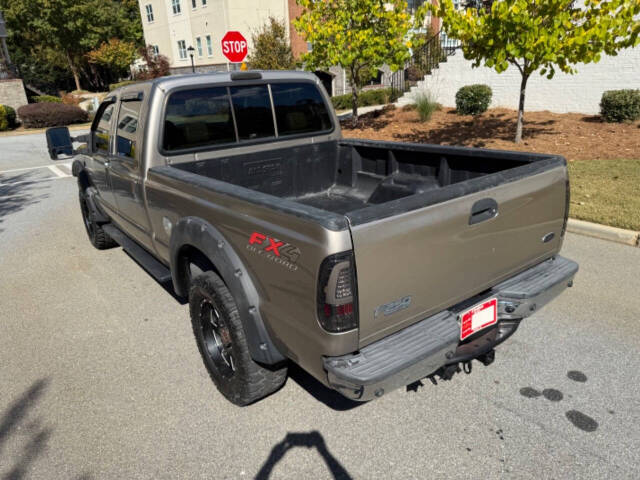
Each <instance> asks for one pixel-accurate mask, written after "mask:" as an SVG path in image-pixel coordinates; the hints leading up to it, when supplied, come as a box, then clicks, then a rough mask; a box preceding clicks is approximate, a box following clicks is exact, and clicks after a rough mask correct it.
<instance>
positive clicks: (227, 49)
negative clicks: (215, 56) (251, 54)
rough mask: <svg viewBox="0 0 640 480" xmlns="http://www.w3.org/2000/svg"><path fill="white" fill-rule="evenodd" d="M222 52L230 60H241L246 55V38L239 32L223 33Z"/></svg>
mask: <svg viewBox="0 0 640 480" xmlns="http://www.w3.org/2000/svg"><path fill="white" fill-rule="evenodd" d="M222 54H223V55H224V56H225V57H227V59H228V60H229V61H230V62H233V63H240V62H242V61H243V60H244V57H246V56H247V40H246V39H245V38H244V37H243V36H242V34H241V33H240V32H227V33H225V34H224V37H222Z"/></svg>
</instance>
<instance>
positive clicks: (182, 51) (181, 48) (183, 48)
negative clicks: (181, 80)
mask: <svg viewBox="0 0 640 480" xmlns="http://www.w3.org/2000/svg"><path fill="white" fill-rule="evenodd" d="M178 55H179V56H180V60H186V59H187V44H186V43H185V41H184V40H178Z"/></svg>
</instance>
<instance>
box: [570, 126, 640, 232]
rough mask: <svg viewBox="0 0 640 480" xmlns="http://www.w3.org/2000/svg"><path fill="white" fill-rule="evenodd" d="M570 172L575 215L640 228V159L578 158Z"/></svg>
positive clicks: (594, 220) (633, 228)
mask: <svg viewBox="0 0 640 480" xmlns="http://www.w3.org/2000/svg"><path fill="white" fill-rule="evenodd" d="M639 134H640V132H639ZM569 173H570V178H571V209H570V216H571V217H573V218H577V219H579V220H587V221H589V222H596V223H603V224H606V225H611V226H613V227H620V228H627V229H630V230H635V231H640V159H635V160H581V161H575V162H570V163H569Z"/></svg>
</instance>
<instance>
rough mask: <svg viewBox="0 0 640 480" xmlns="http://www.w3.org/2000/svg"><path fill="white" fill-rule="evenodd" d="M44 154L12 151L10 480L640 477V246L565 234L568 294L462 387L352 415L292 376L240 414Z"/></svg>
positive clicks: (413, 394)
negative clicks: (99, 238) (106, 246)
mask: <svg viewBox="0 0 640 480" xmlns="http://www.w3.org/2000/svg"><path fill="white" fill-rule="evenodd" d="M44 145H45V141H44V137H43V136H42V135H28V136H23V137H2V138H0V272H1V276H0V305H1V308H0V478H2V479H5V478H6V479H19V478H33V479H66V478H70V479H103V478H106V479H111V478H114V479H120V478H127V479H134V478H189V479H191V478H208V479H220V478H229V479H235V478H260V479H264V478H283V479H288V478H295V479H298V478H341V479H348V478H354V479H355V478H358V479H359V478H363V479H370V478H385V479H386V478H401V479H407V478H469V479H484V478H525V479H526V478H536V479H539V478H598V479H600V478H629V479H632V478H638V471H639V467H638V466H639V465H640V449H639V448H638V446H639V445H640V387H639V385H640V373H639V372H640V353H639V352H640V336H639V335H638V319H639V318H640V295H639V294H638V291H639V286H640V282H639V280H638V272H639V271H640V249H638V248H633V247H627V246H624V245H618V244H614V243H607V242H603V241H600V240H596V239H592V238H586V237H579V236H575V235H572V234H568V235H567V237H566V240H565V246H564V250H563V255H565V256H567V257H569V258H572V259H574V260H576V261H578V262H579V263H580V266H581V270H580V272H579V274H578V276H577V277H576V282H575V286H574V287H573V288H572V289H570V290H568V291H567V292H566V293H565V294H564V295H563V296H562V297H560V298H559V299H557V300H556V301H555V302H554V303H552V304H551V305H549V306H548V307H546V308H545V309H544V310H542V311H540V312H538V313H537V314H536V315H535V316H533V317H532V318H530V319H528V320H526V321H525V322H524V323H523V325H522V326H521V327H520V329H519V331H518V332H517V333H516V334H515V336H514V337H512V338H511V339H510V340H508V341H507V342H506V343H505V344H503V345H502V346H501V347H500V348H499V349H498V350H497V353H496V361H495V363H494V364H493V365H491V366H489V367H484V366H482V365H480V364H477V363H476V364H474V368H473V371H472V373H471V374H470V375H465V374H459V375H456V376H455V377H454V378H453V379H452V380H451V381H449V382H438V385H437V386H436V385H433V384H431V383H430V382H429V381H425V382H424V386H422V387H419V388H417V389H416V390H415V391H413V390H411V391H407V390H398V391H395V392H392V393H390V394H388V395H385V396H384V397H383V398H381V399H380V400H376V401H374V402H370V403H366V404H356V403H351V402H349V401H347V400H346V399H343V398H342V397H340V396H339V395H338V394H337V393H334V392H332V391H330V390H328V389H326V388H324V387H323V386H321V385H320V384H319V383H318V382H316V381H315V380H314V379H312V378H311V377H310V376H309V375H307V374H306V373H304V372H303V371H301V370H300V369H298V368H295V367H292V368H291V371H290V377H289V379H288V380H287V383H286V384H285V386H284V387H283V388H282V389H281V390H280V391H278V392H277V393H275V394H274V395H272V396H270V397H268V398H266V399H265V400H263V401H261V402H258V403H256V404H254V405H252V406H249V407H246V408H238V407H235V406H233V405H231V404H230V403H228V402H226V401H225V400H224V399H223V397H222V396H221V395H220V394H218V392H217V390H216V389H215V387H214V385H213V384H212V383H211V382H210V380H209V378H208V376H207V374H206V372H205V369H204V367H203V366H202V363H201V360H200V357H199V355H198V351H197V348H196V345H195V341H194V339H193V335H192V332H191V325H190V322H189V318H188V308H187V306H186V305H182V304H180V303H178V302H177V301H176V300H175V299H174V298H173V297H172V296H171V295H170V294H169V293H167V291H165V290H164V289H163V288H162V287H161V286H160V285H158V284H157V283H156V282H155V281H154V280H153V279H152V278H151V277H149V276H148V275H147V274H146V273H145V272H144V271H143V270H142V269H141V268H140V267H138V266H137V264H136V263H135V262H134V261H132V260H131V259H130V258H129V257H128V256H127V255H126V254H125V253H124V252H123V251H122V250H121V249H119V248H118V249H112V250H108V251H103V252H101V251H98V250H95V249H93V247H92V246H91V245H90V244H89V241H88V240H87V238H86V234H85V232H84V229H83V226H82V222H81V219H80V212H79V207H78V205H77V190H76V186H75V179H74V178H73V177H71V176H69V170H68V164H66V163H65V162H64V161H63V162H59V163H57V164H54V163H53V162H51V161H49V160H48V158H47V156H46V153H45V149H44ZM52 165H55V168H53V169H52V168H49V167H50V166H52ZM32 167H37V168H32ZM25 168H29V170H17V169H25Z"/></svg>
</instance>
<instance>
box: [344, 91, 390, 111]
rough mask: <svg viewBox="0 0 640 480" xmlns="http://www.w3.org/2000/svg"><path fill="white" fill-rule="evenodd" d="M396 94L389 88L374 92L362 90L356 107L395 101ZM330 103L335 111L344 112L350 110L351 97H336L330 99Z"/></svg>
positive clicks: (348, 95)
mask: <svg viewBox="0 0 640 480" xmlns="http://www.w3.org/2000/svg"><path fill="white" fill-rule="evenodd" d="M397 97H398V96H397V94H395V93H394V92H393V90H392V89H391V88H377V89H375V90H363V91H361V92H360V95H358V106H359V107H368V106H369V105H384V104H387V103H390V102H393V101H395V100H397ZM331 102H332V103H333V107H334V108H335V109H336V110H346V109H350V108H352V105H351V102H352V95H351V94H350V93H347V94H346V95H338V96H336V97H331Z"/></svg>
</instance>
